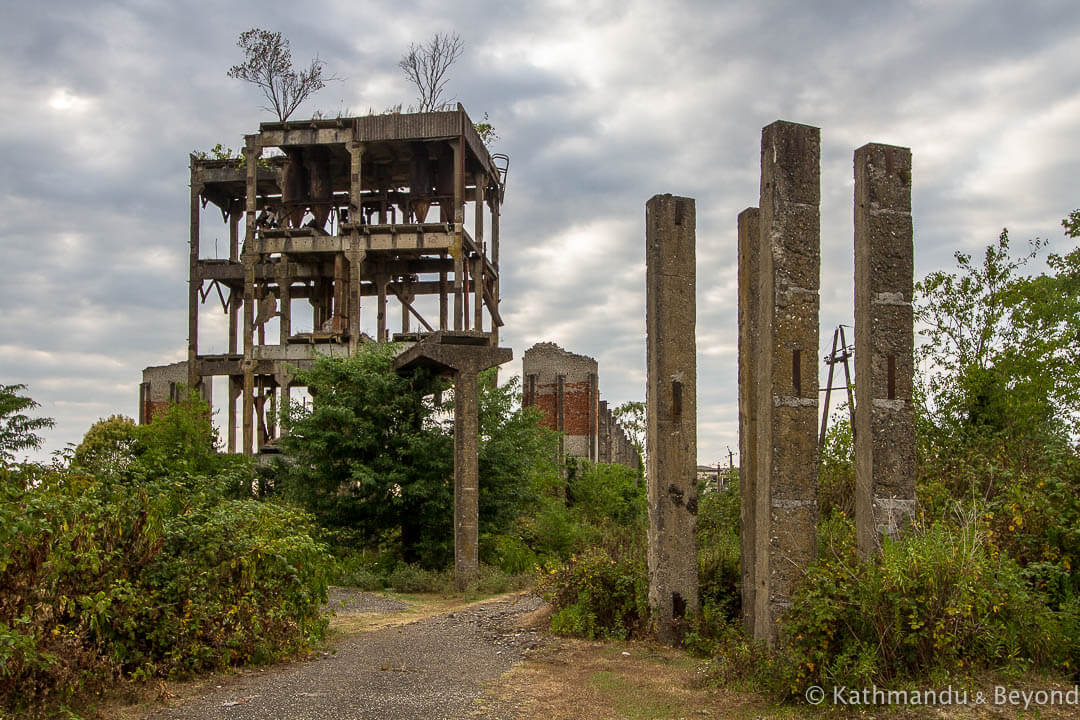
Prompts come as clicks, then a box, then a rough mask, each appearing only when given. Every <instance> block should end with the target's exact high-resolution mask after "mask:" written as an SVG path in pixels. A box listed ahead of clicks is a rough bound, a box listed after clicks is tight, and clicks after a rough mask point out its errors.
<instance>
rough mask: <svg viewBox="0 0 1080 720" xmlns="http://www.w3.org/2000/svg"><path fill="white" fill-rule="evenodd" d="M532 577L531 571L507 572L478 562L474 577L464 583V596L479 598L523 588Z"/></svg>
mask: <svg viewBox="0 0 1080 720" xmlns="http://www.w3.org/2000/svg"><path fill="white" fill-rule="evenodd" d="M533 577H534V576H533V574H532V573H531V572H530V573H507V572H505V571H504V570H502V569H501V568H498V567H495V566H492V565H487V564H485V563H480V567H479V568H478V570H477V573H476V575H475V577H473V578H472V579H471V580H469V582H468V583H467V584H466V587H465V597H466V598H479V597H483V596H485V595H501V594H502V593H507V592H513V591H516V590H524V589H525V588H527V587H529V586H530V585H531V584H532V582H533Z"/></svg>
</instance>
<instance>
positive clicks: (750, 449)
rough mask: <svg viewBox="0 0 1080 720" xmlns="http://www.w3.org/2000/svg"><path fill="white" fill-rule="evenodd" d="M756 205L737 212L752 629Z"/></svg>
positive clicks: (746, 599)
mask: <svg viewBox="0 0 1080 720" xmlns="http://www.w3.org/2000/svg"><path fill="white" fill-rule="evenodd" d="M759 220H760V214H759V213H758V209H757V208H747V209H746V210H743V211H742V212H741V213H739V221H738V222H739V496H740V497H739V522H740V525H741V528H742V532H741V535H740V538H741V547H740V551H739V556H740V558H741V568H742V618H743V624H744V625H745V627H746V630H747V632H749V633H753V632H754V613H753V609H754V588H755V582H754V580H755V575H754V558H755V554H754V542H755V538H756V537H757V535H756V533H755V530H754V517H755V515H754V502H755V498H756V495H757V452H758V449H757V433H758V423H757V414H758V402H759V400H758V380H759V378H758V375H757V362H758V358H759V357H760V354H761V351H760V347H759V346H760V341H761V338H760V334H761V331H760V328H759V327H758V322H759V321H760V318H759V311H760V308H759V297H760V288H759V284H760V281H761V279H760V277H759V272H760V266H759V250H760V248H761V226H760V222H759Z"/></svg>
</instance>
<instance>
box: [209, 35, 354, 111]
mask: <svg viewBox="0 0 1080 720" xmlns="http://www.w3.org/2000/svg"><path fill="white" fill-rule="evenodd" d="M236 45H237V47H239V48H240V49H241V50H243V51H244V62H243V63H241V64H240V65H233V66H232V67H231V68H229V72H228V76H229V77H233V78H239V79H240V80H246V81H247V82H249V83H251V84H253V85H255V86H257V87H258V88H259V89H260V90H262V91H263V95H264V96H266V100H267V102H268V103H269V105H264V106H263V109H264V110H268V111H270V112H272V113H274V114H276V115H277V117H278V120H280V121H282V122H285V121H286V120H288V119H289V116H290V115H292V113H293V111H294V110H296V108H297V107H298V106H299V105H300V103H302V102H304V100H306V99H307V98H308V97H310V96H311V95H312V93H314V92H315V91H317V90H321V89H322V88H323V87H325V86H326V81H328V80H335V79H336V78H335V77H334V76H332V75H328V76H326V77H324V76H323V68H324V67H325V63H323V61H322V60H320V59H319V57H318V56H315V57H314V58H312V60H311V65H310V66H309V67H308V68H307V69H306V70H300V71H297V70H295V69H293V64H292V52H291V51H290V50H289V40H288V38H285V37H282V36H281V33H279V32H270V31H269V30H262V29H260V28H251V29H250V30H245V31H244V32H242V33H240V37H239V39H237V41H236Z"/></svg>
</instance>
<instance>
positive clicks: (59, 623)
mask: <svg viewBox="0 0 1080 720" xmlns="http://www.w3.org/2000/svg"><path fill="white" fill-rule="evenodd" d="M204 408H205V406H202V405H200V406H196V405H194V404H191V405H190V407H185V406H183V405H179V406H176V409H175V410H174V411H170V413H167V414H166V416H164V417H163V418H161V419H160V420H159V421H156V422H155V423H154V424H152V425H150V426H142V427H140V428H138V431H139V432H138V435H139V439H138V449H139V452H138V454H137V455H136V456H135V457H133V458H127V459H125V460H124V461H123V462H122V463H119V464H118V465H117V466H115V467H100V468H99V470H100V473H101V474H100V475H87V474H84V473H83V472H81V471H79V470H78V469H69V468H65V467H63V466H60V465H56V466H52V467H41V466H24V467H23V468H21V469H20V470H19V471H18V472H16V473H11V472H7V471H5V472H3V473H0V708H3V709H12V710H16V711H22V710H26V709H30V708H35V707H42V706H46V705H55V704H57V703H62V702H65V701H67V700H68V699H71V698H73V697H76V696H78V695H80V694H83V693H86V692H89V691H92V690H97V689H100V688H102V687H104V686H106V685H109V684H112V682H113V681H114V680H115V678H117V677H118V676H130V677H134V678H143V679H145V678H149V677H152V676H169V675H176V674H187V673H189V672H194V671H199V670H204V669H208V668H218V667H222V666H225V665H229V664H238V663H247V662H265V661H270V660H274V659H277V658H280V657H284V656H286V655H288V654H290V653H293V652H296V651H301V650H303V649H305V648H307V647H310V645H311V644H312V643H313V642H315V641H317V640H319V639H320V638H321V637H322V636H323V633H324V632H325V628H326V622H325V620H324V619H323V618H322V617H321V615H320V607H321V606H322V604H323V602H325V599H326V579H327V575H328V571H329V570H330V558H329V555H328V554H327V552H326V549H325V547H323V546H322V545H321V544H319V543H317V542H315V541H314V540H313V539H312V531H313V527H312V525H311V521H310V517H309V516H307V515H306V514H304V513H302V512H299V511H297V510H295V509H292V508H291V507H289V506H285V505H279V504H270V503H264V502H260V501H256V500H252V499H235V498H236V496H238V495H241V494H242V493H241V492H239V491H238V488H241V487H242V486H243V483H244V482H245V480H247V479H250V477H251V472H250V465H247V464H246V463H245V462H244V461H237V460H235V459H219V458H217V457H215V456H214V455H213V454H212V453H207V452H204V451H202V450H200V451H199V452H195V453H194V454H193V456H192V457H189V458H186V459H184V460H183V461H178V466H179V467H181V468H188V469H191V468H194V467H203V468H206V469H215V470H216V471H215V472H214V474H209V475H206V474H192V473H191V472H188V471H186V470H182V469H181V470H171V469H170V458H174V453H176V452H182V448H183V446H184V445H185V443H188V442H194V441H193V440H192V438H196V437H202V438H203V439H204V440H206V439H207V438H208V437H209V436H208V435H206V434H205V433H204V432H203V430H201V429H200V428H203V429H204V428H205V425H206V424H208V423H209V420H208V418H207V417H206V415H205V412H204ZM192 413H194V416H193V415H192ZM174 459H175V458H174ZM96 460H97V461H99V462H98V464H99V465H100V464H101V463H105V464H108V463H109V462H110V461H109V459H108V455H107V454H99V455H98V456H97V458H96ZM248 487H250V486H248Z"/></svg>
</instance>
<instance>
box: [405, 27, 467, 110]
mask: <svg viewBox="0 0 1080 720" xmlns="http://www.w3.org/2000/svg"><path fill="white" fill-rule="evenodd" d="M464 50H465V42H464V41H463V40H462V39H461V37H460V36H459V35H458V34H457V33H435V34H434V35H433V36H432V37H431V39H430V40H428V41H427V42H426V43H422V44H420V45H417V44H416V43H413V44H411V45H409V51H408V52H407V53H405V54H404V55H402V56H401V60H400V61H399V62H398V67H399V68H401V70H402V72H404V73H405V77H407V78H409V81H410V82H411V83H412V84H413V85H415V86H416V91H417V93H418V98H417V101H418V103H419V106H418V107H417V110H418V111H419V112H431V111H432V110H441V109H442V108H444V107H446V105H448V104H449V103H448V102H446V101H444V100H443V91H445V90H446V82H447V80H448V77H447V72H448V71H449V70H450V66H451V65H453V64H454V62H455V61H456V60H457V59H458V58H459V57H461V53H462V52H464Z"/></svg>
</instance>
